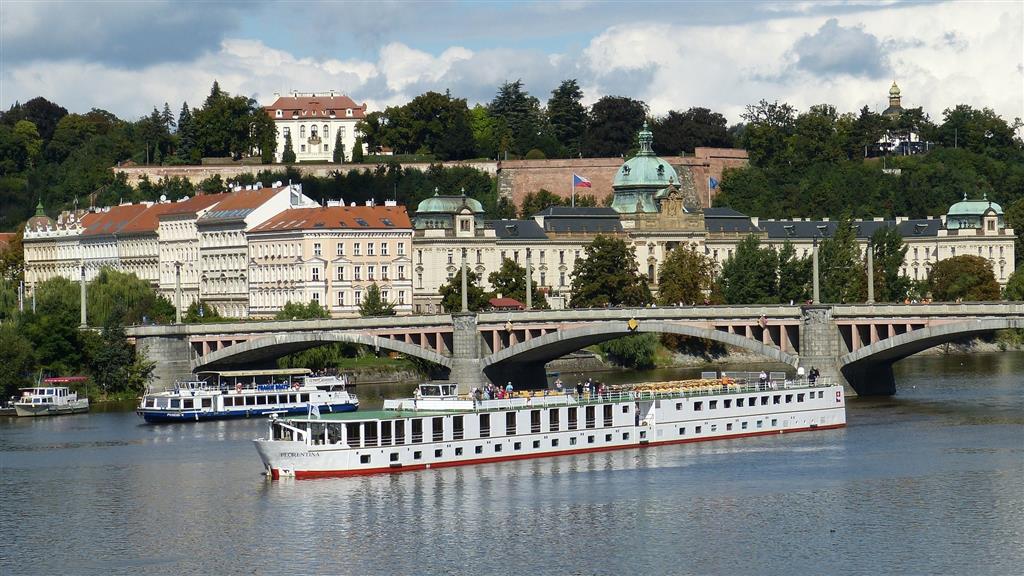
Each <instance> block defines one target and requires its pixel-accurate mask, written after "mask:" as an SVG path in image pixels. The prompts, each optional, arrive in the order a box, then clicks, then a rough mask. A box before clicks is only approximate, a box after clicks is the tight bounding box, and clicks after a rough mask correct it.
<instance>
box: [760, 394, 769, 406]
mask: <svg viewBox="0 0 1024 576" xmlns="http://www.w3.org/2000/svg"><path fill="white" fill-rule="evenodd" d="M767 405H768V397H767V396H761V406H767Z"/></svg>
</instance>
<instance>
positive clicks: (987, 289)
mask: <svg viewBox="0 0 1024 576" xmlns="http://www.w3.org/2000/svg"><path fill="white" fill-rule="evenodd" d="M928 289H929V290H930V291H931V294H932V298H934V299H935V300H938V301H940V302H953V301H955V300H968V301H972V302H981V301H986V300H999V283H998V282H996V277H995V274H994V273H993V272H992V264H991V263H990V262H989V261H988V260H986V259H984V258H982V257H981V256H972V255H961V256H953V257H951V258H946V259H944V260H939V261H938V262H936V263H935V264H933V265H932V269H931V270H930V271H929V273H928Z"/></svg>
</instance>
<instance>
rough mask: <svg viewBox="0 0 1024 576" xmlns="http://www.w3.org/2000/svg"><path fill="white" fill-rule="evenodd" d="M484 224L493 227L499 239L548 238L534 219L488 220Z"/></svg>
mask: <svg viewBox="0 0 1024 576" xmlns="http://www.w3.org/2000/svg"><path fill="white" fill-rule="evenodd" d="M486 225H487V227H489V228H494V234H495V236H497V237H498V239H500V240H512V239H515V240H547V239H548V236H547V234H545V233H544V231H543V230H541V228H540V225H538V224H537V222H536V221H535V220H488V221H487V223H486Z"/></svg>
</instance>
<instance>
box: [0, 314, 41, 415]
mask: <svg viewBox="0 0 1024 576" xmlns="http://www.w3.org/2000/svg"><path fill="white" fill-rule="evenodd" d="M35 366H36V359H35V353H34V351H33V345H32V342H31V341H29V339H28V338H26V337H25V335H24V334H22V331H21V329H20V328H19V326H18V324H17V323H16V322H3V323H2V324H0V393H2V394H3V396H2V397H3V398H5V399H6V398H10V397H11V396H13V395H14V394H15V393H17V391H18V388H20V387H22V386H27V385H29V384H30V383H31V381H32V371H33V370H34V369H35Z"/></svg>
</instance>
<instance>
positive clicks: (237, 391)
mask: <svg viewBox="0 0 1024 576" xmlns="http://www.w3.org/2000/svg"><path fill="white" fill-rule="evenodd" d="M235 393H237V394H241V393H242V385H241V384H235Z"/></svg>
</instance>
